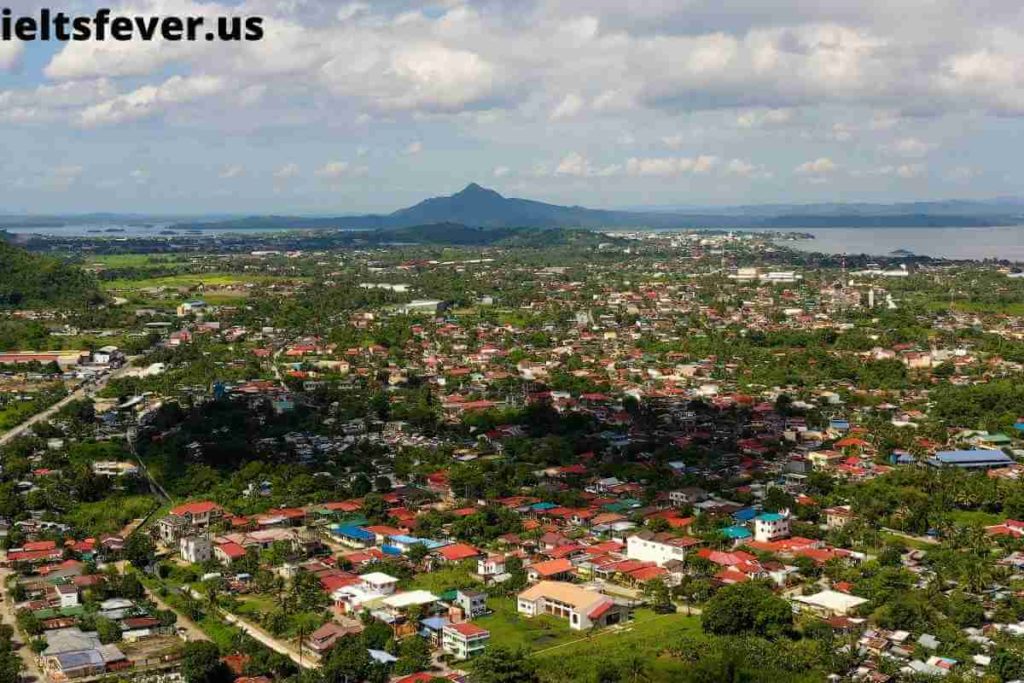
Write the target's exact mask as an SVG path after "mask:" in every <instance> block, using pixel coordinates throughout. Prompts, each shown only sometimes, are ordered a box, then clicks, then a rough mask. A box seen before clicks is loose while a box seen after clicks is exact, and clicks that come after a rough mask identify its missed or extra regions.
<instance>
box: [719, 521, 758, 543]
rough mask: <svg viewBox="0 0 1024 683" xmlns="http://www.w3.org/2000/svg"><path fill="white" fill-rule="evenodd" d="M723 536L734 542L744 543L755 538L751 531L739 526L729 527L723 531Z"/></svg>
mask: <svg viewBox="0 0 1024 683" xmlns="http://www.w3.org/2000/svg"><path fill="white" fill-rule="evenodd" d="M722 535H723V536H725V537H726V538H728V539H730V540H732V541H743V540H746V539H748V538H750V537H751V536H753V534H752V533H750V529H748V528H747V527H745V526H740V525H738V524H737V525H735V526H727V527H725V528H724V529H722Z"/></svg>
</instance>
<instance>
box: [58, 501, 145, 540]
mask: <svg viewBox="0 0 1024 683" xmlns="http://www.w3.org/2000/svg"><path fill="white" fill-rule="evenodd" d="M156 507H157V501H156V499H155V498H153V497H152V496H146V495H134V496H112V497H110V498H105V499H103V500H98V501H95V502H92V503H79V504H77V505H75V506H74V507H73V508H72V509H71V510H70V511H69V512H68V514H67V520H68V523H69V524H71V525H72V526H73V527H74V528H76V529H79V530H81V532H82V533H84V534H88V535H90V536H100V535H102V534H117V533H119V532H120V531H121V530H122V529H123V528H124V527H125V525H126V524H128V523H129V522H131V521H132V520H135V519H142V518H144V517H146V516H147V515H148V514H149V513H150V512H152V511H153V510H154V509H155V508H156Z"/></svg>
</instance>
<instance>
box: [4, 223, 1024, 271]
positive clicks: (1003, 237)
mask: <svg viewBox="0 0 1024 683" xmlns="http://www.w3.org/2000/svg"><path fill="white" fill-rule="evenodd" d="M168 227H169V224H167V223H162V224H161V223H155V222H154V223H152V224H148V225H138V224H120V225H118V224H110V223H106V224H88V225H86V224H78V225H63V226H48V227H40V226H32V227H13V228H6V229H7V230H8V231H9V232H11V233H15V234H38V235H50V236H57V237H107V238H118V237H139V236H145V237H164V238H167V237H171V238H173V237H175V236H188V237H193V238H194V237H196V236H197V235H203V236H207V237H214V236H216V235H221V234H224V233H225V232H229V231H221V230H203V231H201V232H199V231H188V232H186V231H176V232H175V234H167V233H168V230H167V228H168ZM235 232H238V231H235ZM241 232H243V233H247V234H252V233H259V232H276V231H275V230H268V231H264V230H244V231H241ZM757 232H763V230H758V231H757ZM772 232H790V230H788V229H786V228H776V229H774V230H773V231H772ZM791 232H794V233H799V234H806V235H812V236H813V239H782V240H779V241H778V243H779V244H781V245H784V246H787V247H790V248H793V249H798V250H800V251H807V252H819V253H824V254H847V255H851V254H867V255H870V256H890V255H893V254H894V252H897V253H899V254H905V253H910V254H914V255H917V256H931V257H934V258H949V259H962V260H983V259H1004V260H1008V261H1017V262H1024V225H1013V226H999V227H986V228H930V227H921V228H884V227H881V228H793V229H792V230H791Z"/></svg>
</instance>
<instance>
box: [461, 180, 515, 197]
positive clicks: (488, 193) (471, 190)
mask: <svg viewBox="0 0 1024 683" xmlns="http://www.w3.org/2000/svg"><path fill="white" fill-rule="evenodd" d="M452 196H453V197H473V196H479V197H499V198H501V199H504V197H502V196H501V195H500V194H498V193H497V192H495V191H494V190H492V189H490V188H488V187H483V186H482V185H478V184H476V183H470V184H469V185H466V186H465V187H464V188H462V190H461V191H460V192H456V193H455V194H454V195H452Z"/></svg>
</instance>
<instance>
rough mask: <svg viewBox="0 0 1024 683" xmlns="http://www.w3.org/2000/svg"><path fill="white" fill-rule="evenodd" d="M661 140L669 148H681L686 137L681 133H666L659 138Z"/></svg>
mask: <svg viewBox="0 0 1024 683" xmlns="http://www.w3.org/2000/svg"><path fill="white" fill-rule="evenodd" d="M661 142H662V143H663V144H664V145H665V146H666V147H668V148H669V149H673V150H678V149H682V147H683V143H684V142H686V137H685V136H683V135H678V134H677V135H666V136H665V137H663V138H662V139H661Z"/></svg>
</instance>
